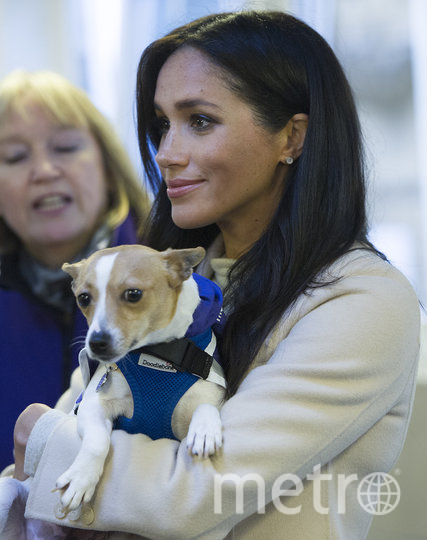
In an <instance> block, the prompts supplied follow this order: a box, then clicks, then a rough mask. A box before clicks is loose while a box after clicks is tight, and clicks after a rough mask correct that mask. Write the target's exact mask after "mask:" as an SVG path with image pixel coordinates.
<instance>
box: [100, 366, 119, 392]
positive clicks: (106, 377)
mask: <svg viewBox="0 0 427 540" xmlns="http://www.w3.org/2000/svg"><path fill="white" fill-rule="evenodd" d="M116 369H117V366H116V364H112V365H111V366H108V367H106V368H105V373H104V375H103V376H102V377H101V378H100V380H99V383H98V385H97V387H96V392H99V391H100V390H101V388H102V387H103V386H104V384H105V383H106V382H107V379H108V375H109V374H110V371H116Z"/></svg>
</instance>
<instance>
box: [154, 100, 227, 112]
mask: <svg viewBox="0 0 427 540" xmlns="http://www.w3.org/2000/svg"><path fill="white" fill-rule="evenodd" d="M200 105H204V106H205V107H213V108H214V109H220V107H219V106H218V105H216V104H215V103H212V102H211V101H206V100H205V99H200V98H194V99H183V100H181V101H178V102H176V103H175V107H176V109H178V110H179V111H182V110H185V109H192V108H193V107H199V106H200ZM154 108H155V109H156V110H157V111H161V110H162V108H161V107H160V105H158V104H157V103H156V102H154Z"/></svg>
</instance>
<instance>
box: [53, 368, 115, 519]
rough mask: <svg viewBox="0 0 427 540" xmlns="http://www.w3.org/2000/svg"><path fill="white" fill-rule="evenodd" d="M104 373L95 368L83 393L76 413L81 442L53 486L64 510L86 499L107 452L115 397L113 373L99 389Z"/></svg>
mask: <svg viewBox="0 0 427 540" xmlns="http://www.w3.org/2000/svg"><path fill="white" fill-rule="evenodd" d="M104 374H105V368H98V370H97V371H96V373H95V375H94V376H93V378H92V380H91V381H90V383H89V385H88V387H87V389H86V391H85V393H84V395H83V399H82V401H81V403H80V406H79V409H78V413H77V426H78V431H79V434H80V436H81V437H82V445H81V447H80V450H79V452H78V454H77V456H76V458H75V460H74V462H73V463H72V465H71V466H70V467H69V468H68V469H67V470H66V471H65V472H64V473H63V474H62V475H61V476H60V477H59V478H58V480H57V482H56V487H57V488H58V489H61V490H62V491H63V493H62V496H61V503H62V505H63V506H64V507H65V508H67V509H68V510H74V509H76V508H77V507H78V506H79V505H80V503H81V502H88V501H90V499H91V498H92V496H93V494H94V491H95V488H96V486H97V484H98V481H99V478H100V476H101V474H102V471H103V469H104V462H105V459H106V457H107V454H108V450H109V446H110V437H111V430H112V419H113V418H112V408H111V406H110V405H111V403H110V402H111V401H114V400H115V395H114V384H113V381H112V379H114V377H113V375H114V374H113V373H111V375H110V377H109V380H108V384H106V385H105V388H104V387H101V388H100V389H99V387H98V385H99V381H100V379H101V377H102V376H103V375H104ZM97 387H98V391H97Z"/></svg>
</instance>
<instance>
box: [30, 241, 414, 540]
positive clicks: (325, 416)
mask: <svg viewBox="0 0 427 540" xmlns="http://www.w3.org/2000/svg"><path fill="white" fill-rule="evenodd" d="M212 255H213V256H215V253H214V254H212V253H211V254H210V256H212ZM205 268H206V266H205ZM198 271H199V272H200V268H199V269H198ZM206 274H207V271H205V275H206ZM207 277H211V276H210V275H209V274H208V275H207ZM325 277H326V278H327V279H330V278H331V277H332V278H336V277H339V278H340V279H339V280H338V281H336V282H334V283H332V284H329V285H326V286H324V287H320V288H317V289H314V290H313V291H311V292H310V293H309V294H305V295H302V296H301V297H300V298H299V299H298V301H297V302H296V303H295V305H294V306H293V308H292V309H291V310H290V311H289V312H288V313H285V314H284V315H283V318H282V320H281V321H280V323H279V324H278V325H277V327H276V328H275V330H274V331H273V332H272V333H271V335H270V336H269V337H268V339H267V340H266V342H265V343H264V345H263V347H262V348H261V350H260V351H259V354H258V356H257V358H256V361H255V363H254V365H253V366H252V369H251V371H250V372H249V374H248V375H247V376H246V378H245V379H244V381H243V382H242V384H241V386H240V388H239V390H238V392H237V393H236V395H235V396H233V397H232V398H231V399H230V400H228V401H227V402H226V403H225V404H224V406H223V408H222V411H221V417H222V422H223V426H224V446H223V450H222V452H221V453H220V454H219V455H217V456H214V457H212V458H211V459H207V460H197V459H193V458H192V457H190V456H189V455H188V453H187V451H186V447H185V441H184V442H183V443H179V442H177V441H172V440H167V439H161V440H157V441H151V440H150V439H149V438H148V437H146V436H144V435H129V434H127V433H125V432H123V431H114V433H113V436H112V448H111V451H110V453H109V456H108V458H107V462H106V468H105V471H104V474H103V477H102V479H101V482H100V484H99V486H98V489H97V491H96V493H95V496H94V499H93V501H92V502H91V507H92V510H93V518H94V519H93V522H92V523H91V524H90V525H86V524H84V523H82V522H81V521H76V522H73V523H71V522H70V521H69V520H68V518H65V519H62V520H59V519H57V518H56V517H55V506H56V505H57V504H58V501H59V494H58V493H52V491H51V490H52V487H53V486H54V485H55V481H56V479H57V477H58V476H59V475H60V474H61V473H62V472H63V471H65V469H66V468H67V467H68V466H69V465H70V464H71V462H72V460H73V458H74V456H75V455H76V453H77V450H78V448H79V444H80V440H79V436H78V434H77V431H76V420H75V417H74V416H73V415H66V414H64V415H63V416H62V418H61V419H60V421H58V417H57V413H55V414H56V416H55V422H54V427H53V431H52V432H51V433H50V434H49V436H48V437H46V433H45V429H43V430H40V432H39V433H40V436H41V437H42V438H43V439H44V440H43V441H42V445H43V448H44V449H43V452H42V454H41V458H40V461H39V463H38V467H37V471H36V473H35V477H34V482H33V486H32V489H31V492H30V496H29V499H28V503H27V508H26V516H27V517H31V518H36V519H37V518H38V519H43V520H47V521H51V522H55V523H58V524H63V525H73V526H76V527H80V528H82V529H87V528H92V529H94V530H100V531H120V532H119V533H114V538H121V537H123V538H129V537H132V536H129V534H130V535H135V538H138V537H142V538H152V539H161V540H165V539H174V540H177V539H183V540H190V539H203V540H219V539H223V538H227V539H232V538H233V539H244V540H259V539H260V538H265V539H269V540H276V539H277V540H279V539H280V540H282V539H284V538H286V539H287V540H313V539H316V540H325V539H331V540H362V539H364V538H366V536H367V533H368V529H369V526H370V523H371V519H372V515H371V514H369V513H368V512H367V511H366V510H365V509H363V508H362V506H361V505H360V504H359V499H358V491H357V490H358V486H359V484H360V482H361V481H362V480H363V479H364V478H365V477H366V476H367V475H368V474H370V473H373V472H387V471H390V470H391V468H392V467H393V464H394V463H395V462H396V460H397V458H398V456H399V454H400V452H401V449H402V446H403V443H404V440H405V436H406V431H407V427H408V422H409V418H410V414H411V408H412V403H413V395H414V389H415V380H416V373H417V361H418V352H419V332H420V328H419V326H420V310H419V305H418V301H417V298H416V295H415V293H414V292H413V290H412V288H411V286H410V284H409V283H408V281H407V280H406V278H405V277H404V276H403V275H402V274H401V273H400V272H398V271H397V270H396V269H395V268H394V267H393V266H391V265H390V264H388V263H387V262H384V261H382V260H381V259H380V258H379V257H377V256H375V255H374V254H372V253H370V252H368V251H366V250H361V249H355V250H352V251H350V252H348V253H347V254H346V255H345V256H343V257H341V258H340V259H339V260H338V261H337V262H336V263H335V264H334V265H332V266H331V267H330V268H329V269H328V271H327V272H325ZM241 331H242V332H245V329H244V328H242V329H241ZM49 414H50V413H48V415H49ZM45 422H47V419H45ZM44 427H46V424H45V426H44ZM37 428H38V426H36V428H35V431H34V433H33V436H32V437H31V441H30V442H31V445H32V444H36V439H37V431H38V429H37ZM42 432H43V434H42ZM31 445H30V446H31ZM37 445H38V447H40V441H39V442H38V443H37ZM28 451H29V452H30V451H31V450H30V448H29V450H28ZM313 473H314V477H313ZM285 474H286V475H287V476H282V475H285ZM319 474H321V475H325V476H321V477H319V476H316V475H319ZM224 475H234V476H229V477H228V478H229V479H228V481H225V482H224V483H223V484H222V487H221V488H220V489H218V485H219V480H221V479H222V480H225V478H226V477H225V476H224ZM248 475H252V476H248ZM239 477H240V478H241V479H242V480H246V482H244V489H243V491H242V496H241V499H242V500H241V502H242V507H241V508H240V507H238V506H237V507H236V484H235V482H234V480H236V479H237V478H239ZM251 478H252V481H250V479H251ZM285 479H288V480H289V479H290V480H293V483H292V482H291V483H289V482H288V483H285V482H284V480H285ZM297 479H301V483H298V481H297ZM345 482H347V483H348V485H347V486H346V490H345V497H342V484H343V483H345ZM215 486H216V487H215ZM340 486H341V487H340ZM261 488H262V489H261ZM285 488H287V489H289V490H290V491H288V495H286V493H285V492H284V490H285ZM298 490H299V494H298V495H296V492H297V491H298ZM219 493H220V494H221V498H220V497H219ZM279 495H281V496H280V497H279ZM273 496H276V499H275V500H273ZM264 497H265V505H264V506H263V505H262V503H263V502H264V501H263V498H264ZM215 502H216V504H217V507H216V508H215ZM238 502H239V501H238ZM260 504H261V508H260V507H259V506H260ZM125 533H127V534H125ZM111 537H113V535H111Z"/></svg>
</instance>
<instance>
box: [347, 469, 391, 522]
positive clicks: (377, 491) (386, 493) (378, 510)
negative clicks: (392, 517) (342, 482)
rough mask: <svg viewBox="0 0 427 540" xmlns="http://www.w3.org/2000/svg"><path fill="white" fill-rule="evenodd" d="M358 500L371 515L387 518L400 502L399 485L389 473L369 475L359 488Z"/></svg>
mask: <svg viewBox="0 0 427 540" xmlns="http://www.w3.org/2000/svg"><path fill="white" fill-rule="evenodd" d="M357 500H358V501H359V504H360V506H361V507H362V508H363V509H364V510H365V511H366V512H369V514H373V515H374V516H385V515H386V514H389V513H390V512H393V510H394V509H395V508H397V505H398V504H399V502H400V486H399V483H398V482H397V480H396V479H395V478H394V477H393V476H391V475H390V474H387V473H379V472H375V473H371V474H368V475H367V476H365V478H363V479H362V481H361V482H360V484H359V485H358V487H357Z"/></svg>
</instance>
